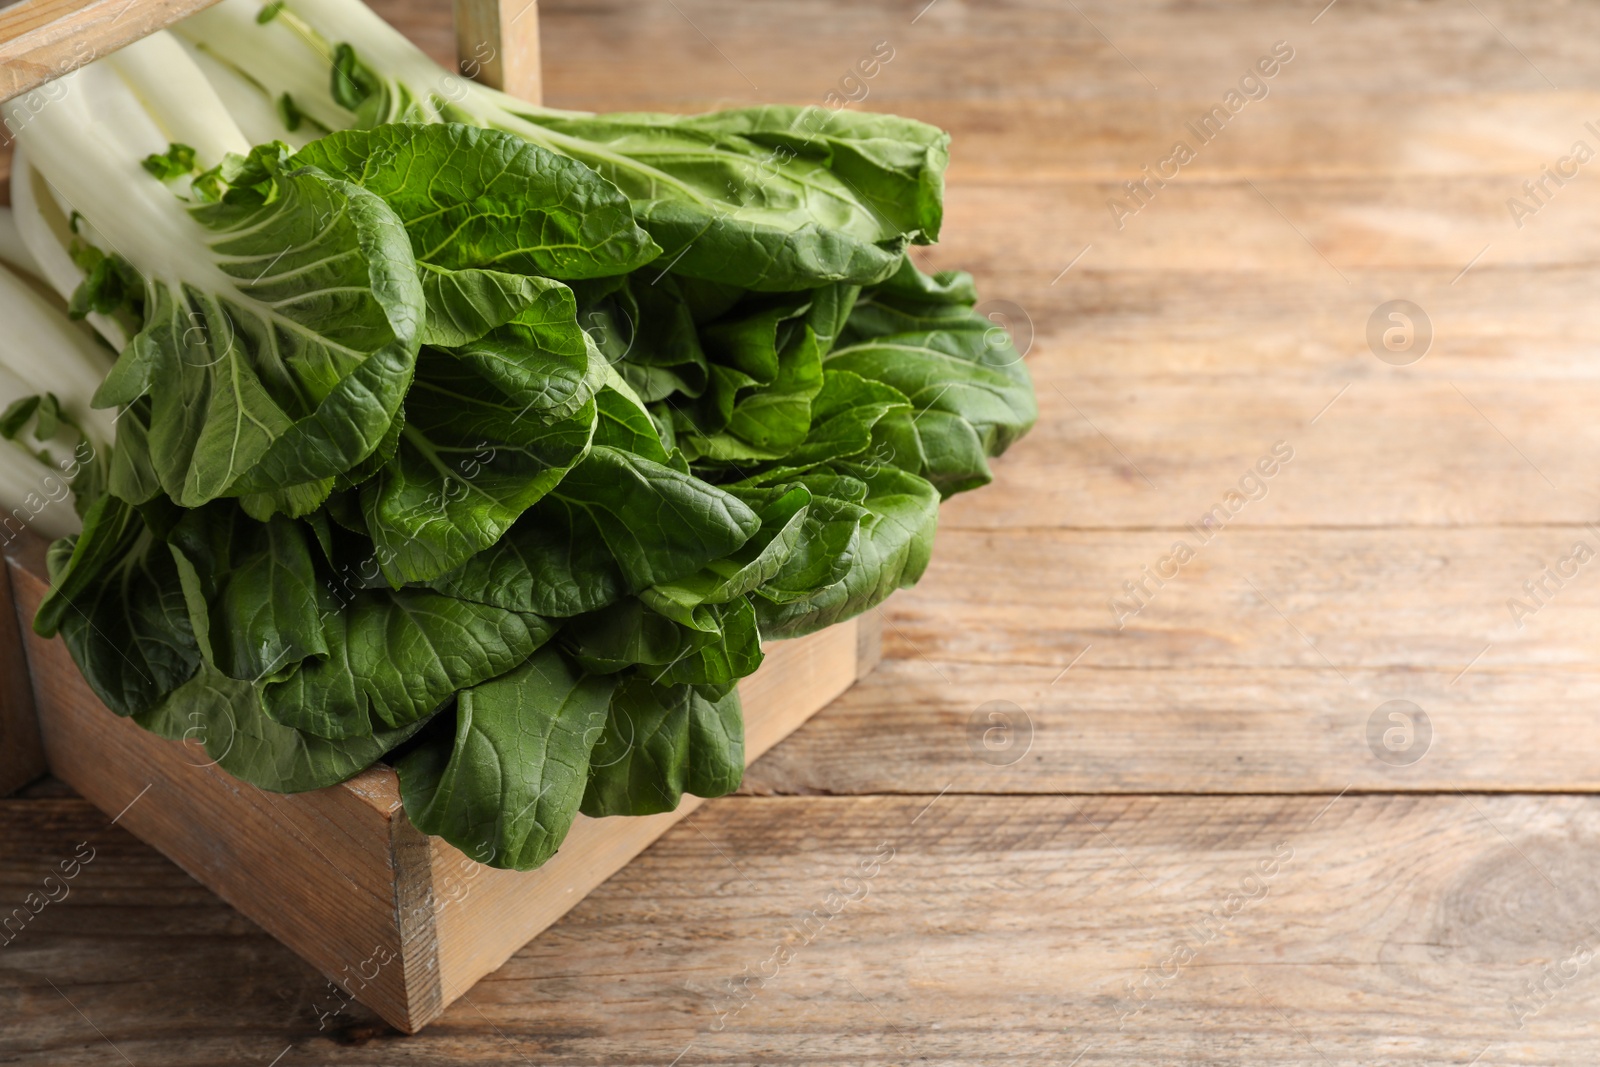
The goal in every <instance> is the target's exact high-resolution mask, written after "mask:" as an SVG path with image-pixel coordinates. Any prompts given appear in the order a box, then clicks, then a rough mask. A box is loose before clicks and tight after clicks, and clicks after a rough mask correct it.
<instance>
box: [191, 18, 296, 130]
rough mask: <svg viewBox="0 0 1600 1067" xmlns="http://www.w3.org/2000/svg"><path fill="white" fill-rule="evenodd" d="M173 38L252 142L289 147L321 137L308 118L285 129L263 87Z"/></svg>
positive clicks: (279, 115) (216, 59) (204, 53)
mask: <svg viewBox="0 0 1600 1067" xmlns="http://www.w3.org/2000/svg"><path fill="white" fill-rule="evenodd" d="M174 39H175V40H177V42H178V43H179V44H181V45H182V46H183V49H184V51H185V52H187V53H188V54H189V58H190V59H192V60H194V62H195V65H196V66H198V67H199V68H200V71H201V73H203V74H204V75H205V76H206V81H208V82H210V83H211V87H212V88H213V89H215V90H216V91H217V97H218V98H219V99H220V100H221V101H222V105H223V106H224V107H225V108H226V109H227V111H228V114H229V115H230V116H231V117H232V118H233V121H234V122H236V123H238V124H239V129H240V130H242V131H243V132H244V135H245V137H246V138H247V139H248V140H249V141H250V143H251V144H253V145H258V144H267V143H268V142H270V141H283V142H285V143H286V144H288V145H289V146H290V147H291V148H304V147H305V146H306V145H308V144H310V143H311V142H312V141H314V140H316V139H317V137H318V136H320V134H321V132H322V131H321V129H320V128H319V127H318V126H317V125H316V124H315V123H314V122H310V121H308V122H304V123H303V124H302V125H301V127H300V128H299V129H298V130H290V129H288V128H287V127H285V126H284V123H283V117H282V115H281V114H280V113H279V111H278V108H277V104H276V102H275V101H274V100H272V99H271V98H270V97H268V96H267V91H266V89H265V88H263V87H262V86H260V85H257V84H256V83H255V82H252V81H251V80H250V79H249V78H247V77H245V76H244V75H243V74H241V73H239V71H238V70H236V69H235V68H233V67H231V66H229V65H228V64H226V63H224V62H222V60H220V59H218V58H217V57H216V56H214V55H212V54H211V53H210V52H207V51H204V50H202V49H201V48H200V47H199V46H198V45H196V44H195V43H194V42H193V41H191V40H189V39H188V38H187V37H179V36H177V35H174Z"/></svg>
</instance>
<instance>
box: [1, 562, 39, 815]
mask: <svg viewBox="0 0 1600 1067" xmlns="http://www.w3.org/2000/svg"><path fill="white" fill-rule="evenodd" d="M30 620H31V616H26V617H19V615H18V611H17V606H16V604H15V603H14V601H13V598H12V594H11V575H10V568H9V567H6V566H5V565H4V562H3V557H0V797H3V796H7V795H9V794H11V793H13V792H15V791H16V790H17V789H20V788H21V787H22V786H24V785H27V784H28V783H29V782H31V781H33V780H34V779H35V778H38V777H39V776H40V775H42V774H44V771H45V761H44V747H43V745H42V744H41V743H40V741H39V719H38V716H37V715H36V714H35V713H34V709H33V683H32V680H31V678H30V676H29V674H28V660H27V656H26V654H25V653H24V651H23V646H22V628H23V627H25V626H27V625H28V624H29V622H30Z"/></svg>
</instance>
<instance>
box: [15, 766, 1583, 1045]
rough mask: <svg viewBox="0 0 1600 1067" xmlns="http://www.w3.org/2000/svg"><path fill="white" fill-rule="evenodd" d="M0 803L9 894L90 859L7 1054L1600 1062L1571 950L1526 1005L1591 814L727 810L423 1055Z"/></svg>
mask: <svg viewBox="0 0 1600 1067" xmlns="http://www.w3.org/2000/svg"><path fill="white" fill-rule="evenodd" d="M1330 800H1332V803H1330ZM930 801H934V802H933V803H932V804H931V806H930V803H929V802H930ZM18 805H19V802H9V803H8V804H7V805H3V806H0V849H3V850H4V861H5V862H4V864H3V866H0V869H3V870H4V872H5V875H4V880H3V882H0V893H5V894H6V895H7V896H8V897H10V898H13V899H16V898H20V897H21V896H23V895H24V894H26V893H27V892H29V891H31V889H32V887H33V885H34V884H35V883H36V882H37V880H38V879H39V878H40V877H41V876H42V874H43V873H44V872H45V871H47V870H49V869H50V868H51V867H52V866H53V865H54V864H55V863H56V862H57V861H58V859H59V858H60V857H61V856H64V855H71V854H72V852H73V850H74V848H75V847H76V845H77V844H78V842H79V841H83V840H87V841H89V842H90V843H91V844H92V845H93V846H94V847H95V848H96V849H97V850H98V853H97V858H96V859H95V860H94V861H93V862H92V863H91V864H89V865H88V866H87V867H86V868H85V869H84V871H83V873H82V874H81V875H80V876H79V877H78V878H77V879H76V880H75V882H74V883H73V888H72V893H71V895H70V896H69V897H68V898H67V899H65V900H63V901H62V902H60V903H59V904H55V905H51V906H50V907H48V908H46V909H45V910H44V911H43V912H42V913H41V914H40V915H39V917H38V918H37V919H36V920H35V921H34V923H33V924H32V925H30V926H29V928H28V929H26V930H25V931H24V934H23V936H22V937H19V938H17V939H16V942H15V943H14V944H13V945H11V946H9V947H8V948H6V949H5V950H4V952H5V953H6V954H8V955H7V957H6V958H7V960H8V969H7V970H5V971H4V972H0V1005H3V1006H4V1008H5V1010H6V1012H7V1017H8V1019H10V1020H12V1021H13V1025H11V1026H8V1027H7V1028H6V1029H5V1030H4V1031H0V1055H7V1056H9V1057H10V1058H13V1059H15V1060H17V1061H18V1062H26V1063H33V1062H39V1063H44V1062H50V1063H63V1062H74V1063H77V1062H82V1063H111V1062H122V1061H121V1060H120V1059H119V1057H118V1051H120V1052H121V1053H122V1054H123V1055H126V1056H127V1057H128V1059H129V1061H131V1062H133V1063H137V1064H146V1063H158V1064H164V1065H173V1067H179V1065H196V1067H198V1065H202V1064H212V1063H217V1062H228V1063H235V1062H238V1063H259V1064H266V1063H268V1062H270V1061H271V1059H272V1057H274V1056H278V1055H280V1054H283V1059H282V1061H281V1062H282V1063H286V1064H294V1063H319V1064H383V1063H394V1062H396V1061H397V1060H402V1059H403V1060H404V1061H405V1062H407V1063H414V1064H422V1065H427V1064H458V1063H462V1062H487V1063H507V1064H511V1063H538V1064H571V1065H579V1064H599V1063H628V1064H636V1065H649V1067H668V1065H669V1064H672V1063H674V1062H677V1063H678V1064H680V1065H681V1064H684V1063H714V1064H755V1063H772V1062H784V1063H852V1064H856V1063H864V1064H894V1063H906V1062H921V1061H926V1062H930V1063H942V1064H955V1065H966V1064H972V1065H977V1064H993V1063H997V1062H1007V1063H1039V1064H1044V1063H1054V1064H1065V1063H1069V1062H1071V1060H1072V1059H1073V1057H1074V1056H1078V1055H1079V1054H1080V1053H1083V1058H1082V1059H1081V1060H1080V1063H1101V1064H1104V1063H1140V1064H1148V1063H1195V1064H1200V1063H1216V1062H1219V1061H1220V1062H1249V1063H1252V1064H1254V1063H1267V1064H1272V1065H1296V1067H1302V1065H1309V1064H1319V1063H1331V1064H1335V1065H1338V1067H1345V1065H1349V1067H1357V1065H1360V1067H1367V1065H1370V1064H1373V1063H1385V1064H1404V1065H1407V1067H1412V1065H1428V1067H1444V1065H1447V1064H1453V1065H1456V1067H1459V1065H1461V1064H1465V1063H1468V1062H1470V1061H1471V1060H1472V1058H1473V1057H1474V1056H1479V1057H1480V1059H1479V1061H1478V1062H1479V1063H1491V1064H1514V1063H1527V1064H1552V1063H1583V1062H1588V1060H1587V1057H1589V1056H1591V1055H1592V1054H1593V1051H1594V1050H1595V1049H1597V1048H1600V1029H1597V1024H1596V1021H1595V1020H1596V1018H1597V1010H1600V986H1597V985H1596V984H1595V982H1594V981H1593V980H1592V976H1591V973H1590V968H1592V967H1593V963H1592V962H1591V963H1589V964H1587V966H1584V967H1579V968H1577V973H1576V975H1575V977H1573V978H1572V979H1570V980H1565V981H1558V982H1551V983H1549V985H1550V987H1551V989H1552V993H1551V995H1549V996H1548V997H1547V998H1544V999H1542V1000H1535V999H1533V998H1532V997H1530V996H1529V994H1528V992H1527V987H1528V986H1529V985H1530V984H1537V983H1540V982H1541V980H1542V979H1543V976H1544V975H1545V974H1546V973H1547V971H1546V969H1547V968H1551V969H1553V970H1555V971H1556V972H1557V973H1558V974H1559V969H1560V968H1561V966H1562V964H1563V963H1564V962H1565V961H1568V960H1570V959H1571V958H1572V955H1573V953H1574V951H1575V950H1577V948H1578V946H1580V945H1588V946H1591V947H1592V946H1593V944H1594V940H1595V938H1596V936H1597V935H1596V932H1595V929H1594V926H1593V922H1594V919H1593V914H1594V910H1595V907H1596V904H1597V901H1596V899H1595V892H1594V889H1593V888H1592V887H1593V884H1594V883H1593V879H1592V871H1593V859H1592V857H1593V854H1594V851H1595V848H1596V845H1597V844H1600V807H1597V802H1596V800H1595V799H1594V798H1592V797H1574V796H1554V797H1527V796H1480V795H1475V794H1456V793H1450V794H1448V795H1434V796H1422V797H1405V796H1399V797H1397V796H1355V795H1346V796H1344V797H1342V798H1339V799H1337V800H1333V799H1332V798H1330V797H1320V796H1319V797H1302V798H1295V797H1262V796H1255V797H1196V796H1188V797H1033V798H1021V797H973V796H962V795H957V794H954V793H952V794H949V795H946V796H944V797H942V798H939V799H937V800H936V801H935V800H934V798H933V797H926V796H923V797H865V798H828V797H809V798H787V799H783V800H760V799H754V798H742V799H737V800H728V801H721V802H718V803H715V804H712V805H708V806H707V807H705V808H703V809H702V810H701V811H700V812H699V813H697V814H696V816H695V817H694V819H693V820H692V824H691V825H687V826H682V827H679V828H677V829H675V830H673V831H672V832H671V833H670V834H669V835H668V836H667V837H666V838H664V839H663V841H662V842H661V843H660V844H659V845H658V846H657V847H655V848H652V849H651V850H649V851H647V852H646V853H645V854H644V855H643V856H641V857H640V858H639V860H638V861H636V862H635V863H633V864H631V865H629V866H628V867H627V868H625V869H624V871H623V872H622V873H620V874H619V875H618V876H616V877H615V878H613V879H612V880H610V881H609V882H607V883H606V884H605V885H604V886H602V887H601V888H600V889H598V890H597V891H596V892H595V893H593V894H591V895H590V896H589V897H588V898H587V899H586V900H585V901H584V902H583V903H582V904H580V905H579V906H578V907H577V908H575V909H574V910H573V911H572V913H571V914H570V915H569V916H568V917H567V919H566V920H565V921H564V922H562V923H560V924H558V925H557V926H556V927H554V928H553V929H552V930H551V931H550V932H549V933H548V934H546V936H544V937H542V938H540V939H539V940H537V941H535V942H534V943H533V945H531V946H530V947H529V948H528V949H527V950H525V951H523V952H521V953H519V954H518V955H517V956H516V957H515V958H514V959H513V960H512V961H511V963H510V964H508V965H507V966H506V967H505V968H503V969H502V970H501V971H499V972H497V973H496V974H495V975H493V976H492V977H490V978H489V979H488V980H486V981H485V982H484V983H482V984H481V985H479V986H478V987H477V988H476V989H475V990H474V991H473V992H472V993H470V994H469V995H468V996H467V998H465V999H464V1000H462V1001H461V1002H458V1003H457V1004H456V1005H455V1007H453V1008H452V1009H451V1010H450V1011H449V1012H447V1013H446V1015H445V1017H444V1018H443V1019H441V1020H440V1021H439V1022H438V1023H437V1024H435V1025H434V1026H433V1027H430V1028H429V1029H428V1030H426V1031H424V1032H423V1033H422V1034H420V1035H416V1036H414V1037H402V1036H400V1035H398V1034H395V1033H393V1032H392V1031H386V1030H384V1029H383V1028H382V1027H381V1026H380V1025H376V1024H375V1022H376V1021H375V1020H373V1019H372V1017H371V1016H370V1015H367V1014H366V1013H365V1012H364V1011H363V1010H362V1009H360V1008H359V1006H355V1007H352V1008H351V1009H350V1011H349V1013H348V1014H346V1015H345V1016H343V1017H341V1018H339V1019H337V1020H333V1021H332V1022H331V1023H330V1025H329V1027H328V1028H327V1029H324V1030H322V1031H320V1032H319V1031H318V1029H317V1018H316V1015H315V1013H314V1011H313V1010H312V1009H311V1006H310V1005H311V1003H312V1002H314V1001H315V1000H316V996H317V989H318V980H317V977H316V976H315V975H314V974H313V973H311V972H310V971H309V969H308V968H306V967H305V966H304V965H303V964H301V963H300V962H299V961H298V960H296V959H295V958H294V957H293V956H292V955H291V954H289V953H288V952H287V951H285V950H284V949H282V948H281V947H279V946H278V945H277V944H275V943H274V942H272V941H271V940H270V939H269V938H267V937H266V936H265V935H263V934H262V933H260V932H259V931H257V930H255V929H254V928H253V927H251V926H249V925H248V924H245V923H242V922H239V921H238V920H237V919H236V918H234V917H232V915H231V913H230V912H229V911H228V909H226V908H225V907H223V906H221V905H219V904H218V903H217V902H216V901H215V899H214V898H211V897H210V896H209V894H206V893H204V892H203V891H201V890H199V888H198V887H196V886H195V885H194V883H192V882H191V881H190V880H189V879H188V878H186V877H185V876H184V875H183V874H182V873H181V872H179V871H177V870H176V869H175V868H172V867H171V866H170V865H168V864H165V863H164V862H162V861H160V860H159V858H158V857H156V856H155V855H154V854H153V853H151V852H150V851H149V850H148V849H145V848H144V847H143V846H141V845H139V844H138V843H137V842H135V841H133V840H132V839H131V838H129V837H128V836H127V835H126V834H123V833H122V832H120V831H119V830H116V829H112V830H109V831H107V830H106V829H105V827H104V818H103V817H102V816H100V815H99V814H98V813H96V812H94V811H92V810H90V809H88V808H87V806H85V805H82V804H81V803H80V802H74V801H70V800H49V801H39V802H35V803H34V808H35V810H36V812H37V814H33V813H30V814H28V815H27V817H22V816H21V815H19V813H18ZM889 850H892V853H891V852H890V851H889ZM875 856H883V857H885V861H884V862H880V863H878V864H877V871H876V873H875V875H873V876H872V877H870V878H864V877H861V872H862V870H863V868H862V867H861V864H862V862H863V860H869V861H870V860H871V859H872V857H875ZM1273 861H1276V864H1275V868H1274V869H1273V873H1272V874H1271V875H1270V876H1264V875H1262V873H1261V870H1262V866H1261V865H1262V864H1263V863H1267V864H1269V865H1271V864H1273ZM869 869H870V866H869ZM852 872H854V873H855V875H856V877H855V879H854V880H853V881H849V880H847V879H849V878H850V876H851V874H852ZM830 893H838V894H839V897H835V898H832V902H831V903H830V902H829V901H830V896H829V895H830ZM850 895H855V896H857V898H858V899H856V900H853V901H846V902H843V903H842V904H841V900H842V898H844V897H848V896H850ZM1252 897H1253V898H1254V899H1250V898H1252ZM1230 901H1231V902H1232V903H1230ZM131 909H138V911H139V913H140V914H141V915H142V916H143V919H142V922H141V924H140V926H139V927H138V928H133V927H130V926H129V925H128V924H127V923H126V922H125V921H122V920H123V917H125V916H126V915H128V914H129V913H130V910H131ZM832 911H836V912H837V913H836V914H830V912H832ZM823 916H828V917H827V918H826V919H824V918H823ZM783 948H787V949H788V950H789V955H788V957H787V963H786V965H784V966H783V967H782V968H781V970H779V971H778V973H777V974H776V976H775V977H772V978H771V979H770V980H769V981H766V982H761V981H759V980H757V979H751V980H750V981H749V982H748V984H747V986H746V989H747V993H748V997H747V998H736V997H735V996H734V995H733V994H731V993H730V992H729V987H730V986H734V987H738V986H740V985H742V984H745V979H746V978H747V977H749V976H753V975H757V974H761V973H763V964H764V963H765V962H766V961H768V960H772V959H774V952H775V951H781V950H782V949H783ZM1184 948H1187V950H1188V951H1190V952H1192V953H1193V956H1192V957H1190V958H1188V959H1187V960H1186V962H1184V963H1182V964H1181V965H1180V964H1179V963H1178V960H1179V959H1182V958H1183V957H1182V956H1181V955H1175V953H1181V951H1182V950H1183V949H1184ZM91 949H92V951H91ZM772 970H773V968H772V966H771V965H768V966H767V967H766V968H765V969H764V973H766V974H768V975H771V974H772ZM44 977H49V978H50V980H51V981H52V982H54V983H55V985H56V986H57V987H58V988H59V989H60V990H61V993H64V994H65V995H66V996H67V997H70V999H71V1003H72V1004H73V1005H75V1006H76V1008H77V1009H79V1010H81V1012H82V1015H79V1014H78V1013H77V1011H74V1010H73V1008H72V1007H69V1005H68V1004H67V1003H66V1001H65V1000H64V999H63V997H62V995H61V994H58V993H57V992H56V991H55V990H53V989H51V987H50V985H49V984H47V983H46V982H45V981H44V980H43V978H44ZM153 1000H154V1001H158V1002H160V1003H161V1004H163V1005H166V1006H167V1007H166V1010H165V1011H164V1012H163V1014H162V1015H161V1017H160V1019H159V1021H158V1022H153V1021H152V1018H151V1012H150V1004H151V1002H152V1001H153ZM746 1001H747V1002H746ZM741 1003H743V1004H744V1006H743V1007H742V1010H738V1011H734V1008H736V1007H738V1006H739V1005H740V1004H741ZM1535 1005H1537V1006H1538V1009H1539V1010H1538V1011H1537V1012H1536V1013H1533V1014H1528V1009H1529V1008H1530V1007H1533V1006H1535ZM724 1012H726V1013H727V1014H726V1016H724V1015H723V1013H724ZM1519 1014H1520V1015H1521V1016H1522V1020H1521V1025H1520V1027H1519V1025H1518V1018H1519ZM97 1030H98V1031H99V1032H98V1033H97V1032H96V1031H97ZM174 1031H181V1033H182V1038H181V1040H180V1039H176V1038H174V1037H171V1036H168V1035H170V1034H171V1033H173V1032H174ZM102 1035H103V1036H102ZM112 1045H114V1046H115V1050H113V1048H112V1047H111V1046H112ZM1086 1048H1087V1049H1088V1051H1087V1052H1085V1049H1086Z"/></svg>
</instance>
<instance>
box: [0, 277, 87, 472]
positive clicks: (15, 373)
mask: <svg viewBox="0 0 1600 1067" xmlns="http://www.w3.org/2000/svg"><path fill="white" fill-rule="evenodd" d="M0 322H3V323H5V329H4V331H0V373H3V374H4V375H5V377H4V378H0V410H4V409H5V408H6V407H8V406H9V405H10V404H11V403H12V402H13V401H15V400H17V399H19V398H20V397H23V396H33V395H36V394H40V393H54V394H55V395H56V399H57V400H59V401H60V402H61V410H62V411H64V412H65V413H66V414H67V415H69V416H70V417H71V418H72V419H73V421H74V422H76V423H77V424H78V426H79V427H81V428H82V429H83V431H84V433H86V434H87V435H88V436H89V438H90V439H91V440H92V441H93V442H94V444H95V446H96V448H104V447H105V446H106V445H108V444H110V443H111V441H112V439H113V438H114V437H115V435H116V422H115V418H114V416H113V415H112V414H111V413H110V412H108V411H103V410H98V409H96V408H92V407H90V406H89V401H90V400H91V398H93V396H94V392H95V390H96V389H98V388H99V387H100V383H101V381H103V380H104V379H105V376H106V374H107V373H108V372H109V371H110V370H111V359H110V358H109V357H108V356H107V355H106V353H105V352H104V351H102V350H101V349H100V348H99V347H98V346H97V345H96V344H95V343H94V341H92V340H91V339H90V338H89V337H87V336H85V334H84V333H83V331H82V330H80V329H78V328H77V326H76V325H75V324H74V323H73V322H72V321H71V320H70V319H68V318H67V317H66V315H65V314H63V313H62V312H60V311H58V310H57V309H56V308H54V307H51V306H50V302H49V301H48V300H46V299H45V298H44V297H42V296H40V295H39V294H38V293H36V292H34V291H33V289H32V287H31V286H29V285H28V283H27V282H25V281H23V280H22V279H21V278H19V277H17V276H16V275H15V274H13V273H11V271H9V270H7V269H5V268H3V267H0ZM8 380H9V382H10V385H9V387H8Z"/></svg>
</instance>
